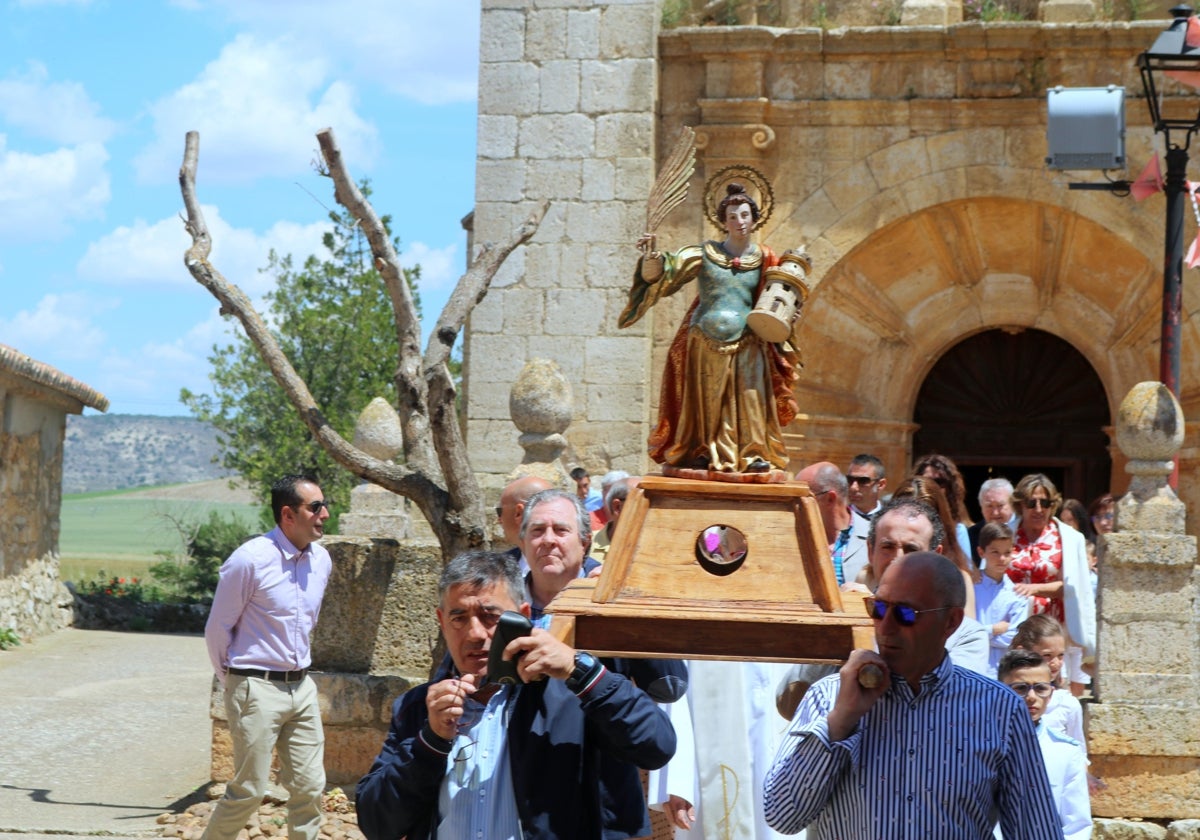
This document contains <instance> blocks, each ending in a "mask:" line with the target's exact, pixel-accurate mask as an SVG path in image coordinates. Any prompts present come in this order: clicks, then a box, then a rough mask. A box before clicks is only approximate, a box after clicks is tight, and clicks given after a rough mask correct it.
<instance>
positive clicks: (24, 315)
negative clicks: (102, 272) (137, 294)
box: [0, 292, 117, 359]
mask: <svg viewBox="0 0 1200 840" xmlns="http://www.w3.org/2000/svg"><path fill="white" fill-rule="evenodd" d="M116 305H117V304H116V302H114V301H111V300H104V299H101V298H97V297H95V296H93V295H87V294H82V293H78V292H71V293H67V294H49V295H46V296H44V297H43V298H42V299H41V300H39V301H38V302H37V304H36V305H35V306H34V308H33V309H23V310H21V311H20V312H17V313H16V314H15V315H13V317H12V318H8V319H4V318H0V335H2V336H4V343H5V344H9V345H12V346H14V347H20V348H21V350H22V352H25V353H28V354H29V355H30V356H33V357H34V358H35V359H36V358H44V357H49V356H53V357H62V358H65V359H89V358H91V357H93V356H94V355H95V354H96V353H97V352H98V351H99V350H100V348H101V347H102V346H103V345H104V342H105V340H106V336H105V334H104V331H103V330H102V329H100V328H99V327H98V326H96V325H95V324H94V323H93V322H92V319H93V318H94V317H95V316H96V315H98V314H100V313H102V312H104V311H106V310H109V309H112V308H113V307H115V306H116Z"/></svg>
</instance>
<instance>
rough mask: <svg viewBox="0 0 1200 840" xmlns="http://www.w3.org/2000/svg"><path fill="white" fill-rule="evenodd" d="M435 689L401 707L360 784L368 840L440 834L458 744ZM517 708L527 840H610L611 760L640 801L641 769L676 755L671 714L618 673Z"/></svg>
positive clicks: (405, 699)
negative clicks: (603, 796) (432, 720)
mask: <svg viewBox="0 0 1200 840" xmlns="http://www.w3.org/2000/svg"><path fill="white" fill-rule="evenodd" d="M429 685H430V684H429V683H425V684H424V685H421V686H418V687H417V688H414V689H412V690H411V691H408V692H406V693H405V694H403V695H402V696H401V697H400V699H398V700H397V701H396V705H395V709H394V712H393V715H392V725H391V729H390V731H389V732H388V737H387V741H386V742H385V743H384V745H383V751H382V752H381V753H380V754H379V756H378V757H377V758H376V759H375V763H374V764H373V765H372V766H371V769H370V771H369V772H368V773H367V775H366V776H364V777H363V779H362V781H360V782H359V783H358V790H357V793H356V807H357V810H358V824H359V828H360V829H361V830H362V832H363V834H365V835H366V836H367V838H368V840H398V838H401V837H405V838H407V840H426V838H432V837H434V836H435V835H436V830H437V823H438V819H439V817H438V813H437V804H438V794H439V792H440V790H441V785H442V780H443V779H444V778H445V776H446V772H447V761H448V757H449V752H450V742H447V741H444V740H443V739H441V738H439V737H438V736H437V735H435V734H434V733H433V731H432V730H431V729H430V728H429V726H428V713H427V711H426V708H425V695H426V692H427V691H428V689H429ZM509 703H510V704H511V709H512V715H511V718H510V720H509V730H508V761H509V765H510V768H511V770H512V781H513V793H514V795H515V797H516V800H517V811H518V814H519V815H520V818H521V830H522V832H523V834H524V837H525V838H526V840H551V838H556V840H576V838H580V840H584V839H585V838H600V837H601V823H602V812H601V803H600V763H601V756H602V755H609V756H612V757H614V758H617V759H620V760H621V761H622V762H624V766H625V767H626V768H627V774H626V775H627V776H628V777H629V778H628V779H627V780H624V781H623V784H622V785H621V788H622V789H623V790H631V789H632V790H636V792H637V793H638V795H639V798H640V794H641V782H640V780H639V778H638V772H637V767H643V768H646V769H648V770H653V769H655V768H658V767H662V766H663V765H664V764H666V763H667V761H669V760H670V758H671V756H672V755H674V754H675V730H674V729H672V728H671V722H670V720H669V719H668V718H667V716H666V714H665V713H664V712H662V711H661V710H660V709H659V708H658V707H657V706H656V705H655V704H654V702H653V701H651V700H650V698H649V697H647V696H646V694H645V693H644V692H642V691H641V690H640V689H638V688H637V687H635V686H634V685H633V683H631V682H630V681H629V680H627V679H625V678H624V677H622V676H620V675H618V674H614V673H613V672H611V671H607V670H606V671H605V672H604V673H603V674H602V675H601V677H600V679H599V680H598V681H597V682H596V683H595V684H594V685H593V686H592V687H591V688H590V689H589V690H588V691H587V692H586V693H585V694H584V695H583V696H582V697H576V696H575V695H574V694H573V693H571V690H570V689H568V688H567V686H566V684H565V683H563V682H562V681H561V680H553V679H551V680H543V681H541V682H536V683H530V684H528V685H519V686H516V687H515V696H514V697H513V698H512V699H510V700H509ZM609 765H610V767H611V766H612V762H609ZM630 786H631V787H630ZM641 807H642V809H643V814H644V813H645V806H644V805H642V806H641ZM446 840H456V839H455V838H448V839H446Z"/></svg>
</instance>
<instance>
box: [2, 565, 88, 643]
mask: <svg viewBox="0 0 1200 840" xmlns="http://www.w3.org/2000/svg"><path fill="white" fill-rule="evenodd" d="M73 605H74V597H73V596H72V595H71V592H70V591H69V590H68V589H67V587H66V586H64V585H63V583H62V581H60V580H59V579H58V555H57V554H47V555H46V556H44V557H42V558H41V559H39V560H37V561H35V562H33V563H29V564H27V565H26V566H25V567H24V568H23V569H22V570H21V571H20V572H18V573H17V574H16V575H11V576H7V577H0V630H7V629H10V628H11V629H13V630H15V631H16V632H17V635H18V636H21V637H22V638H26V639H28V638H37V637H38V636H47V635H49V634H51V633H53V632H55V631H56V630H61V629H63V628H64V627H69V626H70V625H71V623H72V621H73V619H74V606H73Z"/></svg>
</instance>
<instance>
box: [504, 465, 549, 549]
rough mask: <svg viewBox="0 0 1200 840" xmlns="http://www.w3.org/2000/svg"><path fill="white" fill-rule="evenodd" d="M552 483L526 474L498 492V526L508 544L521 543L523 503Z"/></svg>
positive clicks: (547, 488)
mask: <svg viewBox="0 0 1200 840" xmlns="http://www.w3.org/2000/svg"><path fill="white" fill-rule="evenodd" d="M553 486H554V485H553V484H551V483H550V482H549V481H547V480H546V479H544V478H539V477H538V476H536V475H526V476H522V477H521V478H518V479H516V480H515V481H510V482H509V483H508V484H507V485H505V487H504V490H503V491H502V492H501V493H500V527H501V528H503V529H504V541H505V542H507V543H509V544H510V545H520V544H521V516H522V514H524V512H525V503H526V502H528V501H529V500H530V499H531V498H533V496H534V495H536V494H538V493H541V492H542V491H543V490H549V489H550V488H552V487H553Z"/></svg>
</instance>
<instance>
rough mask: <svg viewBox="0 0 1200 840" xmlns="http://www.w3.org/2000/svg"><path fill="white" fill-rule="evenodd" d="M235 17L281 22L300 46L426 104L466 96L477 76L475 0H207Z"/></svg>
mask: <svg viewBox="0 0 1200 840" xmlns="http://www.w3.org/2000/svg"><path fill="white" fill-rule="evenodd" d="M211 5H212V6H215V7H218V8H220V9H222V10H223V11H224V12H225V14H226V15H227V16H228V17H229V18H230V19H231V20H233V21H235V22H237V23H239V24H242V25H245V26H247V27H250V28H251V29H252V30H254V31H256V32H259V33H263V34H265V35H266V36H267V37H276V36H277V35H278V34H279V33H280V31H281V27H284V28H286V31H287V32H288V34H289V37H290V38H291V39H293V40H295V41H296V42H297V43H298V44H300V45H301V46H302V49H303V52H304V54H309V55H322V56H325V57H327V59H328V60H329V61H331V62H332V63H334V64H336V65H338V66H345V67H349V68H350V69H351V72H353V73H354V75H355V77H356V78H357V79H358V80H359V82H361V83H362V86H364V87H365V85H366V82H367V81H368V80H369V81H370V82H371V83H372V84H374V85H378V86H380V87H382V88H383V89H385V90H390V91H392V92H394V93H396V94H398V95H400V96H403V97H405V98H408V99H413V100H416V101H417V102H421V103H424V104H441V103H446V102H471V101H473V100H474V99H475V92H476V87H477V82H478V76H479V62H478V54H479V0H404V2H403V3H398V2H396V0H342V2H340V3H338V4H337V12H336V13H335V14H331V13H330V6H329V3H328V2H327V0H291V2H289V3H288V8H287V14H286V15H281V14H280V13H279V5H278V3H277V2H275V0H212V2H211Z"/></svg>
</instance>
